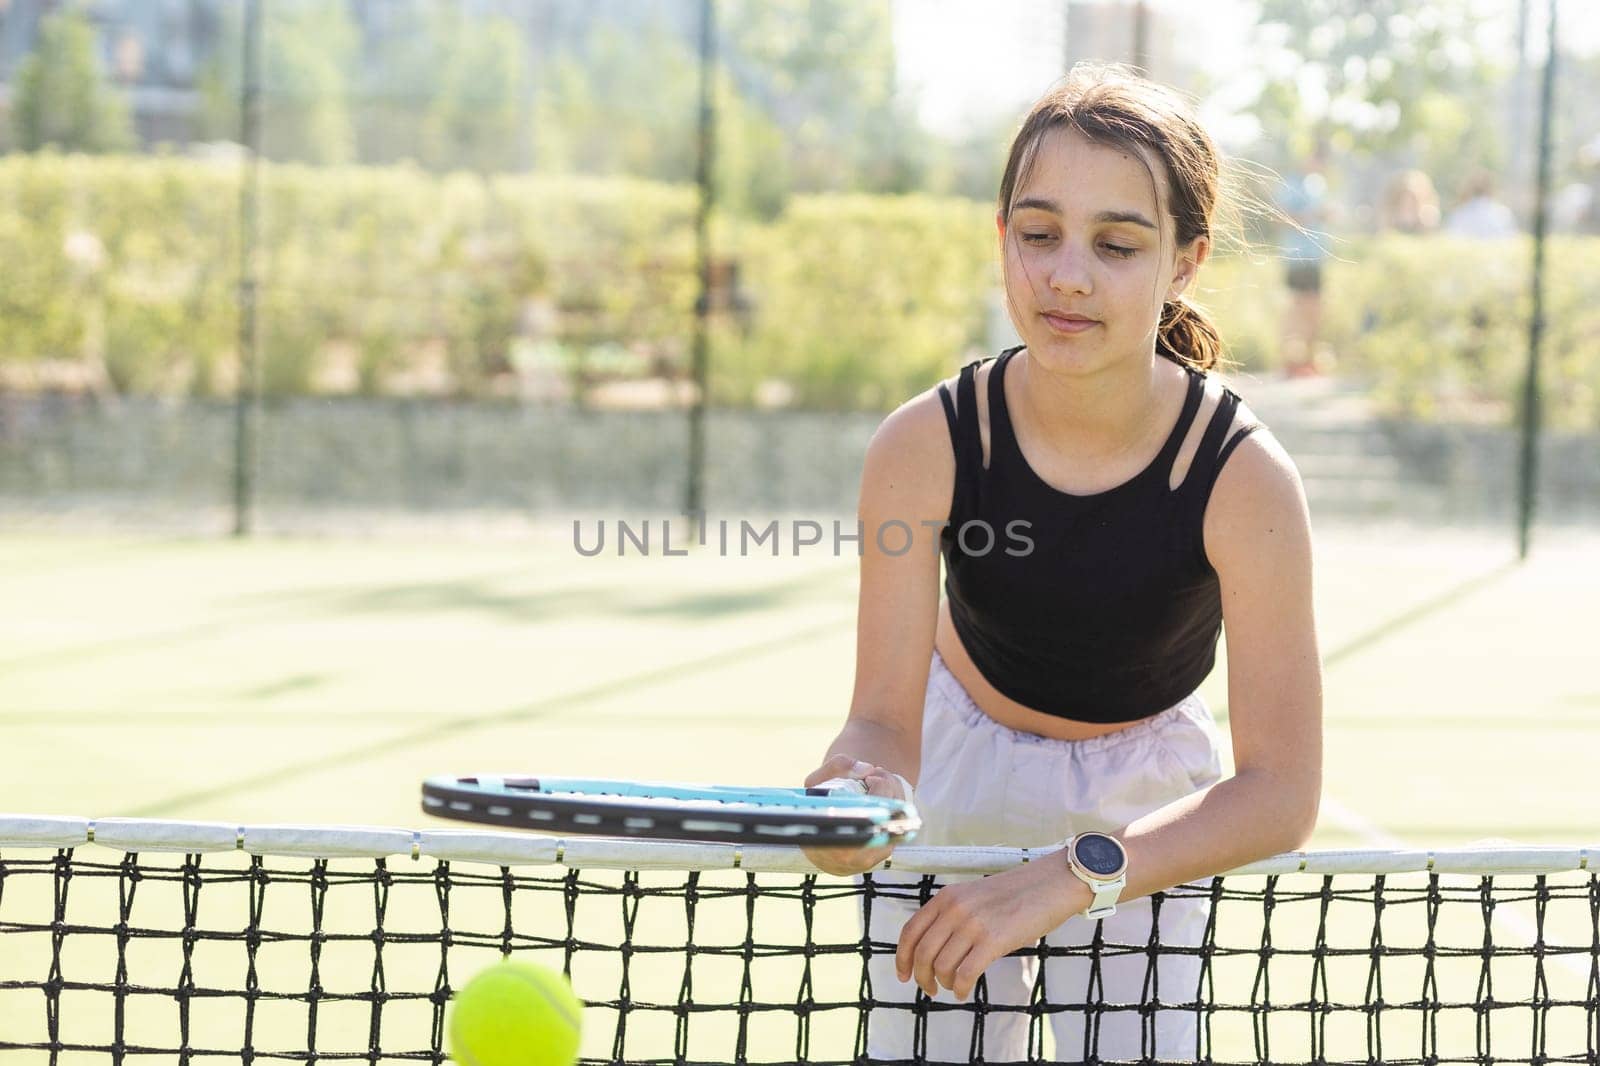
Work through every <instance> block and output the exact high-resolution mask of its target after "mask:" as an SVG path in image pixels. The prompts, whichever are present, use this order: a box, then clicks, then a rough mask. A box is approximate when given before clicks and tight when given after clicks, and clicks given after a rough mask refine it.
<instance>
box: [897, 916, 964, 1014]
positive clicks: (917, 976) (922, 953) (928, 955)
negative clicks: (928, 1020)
mask: <svg viewBox="0 0 1600 1066" xmlns="http://www.w3.org/2000/svg"><path fill="white" fill-rule="evenodd" d="M961 935H962V933H961V927H960V926H959V925H957V924H956V923H955V922H954V921H953V920H952V919H951V916H950V915H949V914H944V915H941V916H940V918H939V919H937V920H935V921H934V923H933V924H932V925H931V926H929V927H928V928H927V930H926V931H925V932H923V934H922V939H921V941H920V942H919V943H918V944H917V950H916V953H915V955H914V956H913V958H912V964H911V972H912V979H913V980H915V981H916V982H917V984H918V986H919V987H921V989H922V990H923V991H924V992H926V993H928V995H929V996H936V995H938V994H939V984H940V982H939V976H938V973H937V972H936V971H935V969H934V965H935V963H936V962H937V960H938V958H939V956H940V955H941V954H942V953H943V952H944V949H945V948H946V947H948V946H949V944H950V941H951V940H954V939H956V938H957V937H959V936H961ZM965 954H966V952H964V951H963V952H962V955H965Z"/></svg>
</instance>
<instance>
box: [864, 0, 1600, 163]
mask: <svg viewBox="0 0 1600 1066" xmlns="http://www.w3.org/2000/svg"><path fill="white" fill-rule="evenodd" d="M1477 2H1479V3H1480V4H1482V5H1483V7H1484V10H1485V11H1486V13H1488V14H1489V15H1490V16H1491V18H1493V19H1495V20H1496V23H1497V27H1496V28H1494V29H1491V31H1490V32H1497V33H1499V34H1503V38H1504V40H1505V41H1506V42H1507V43H1508V47H1509V42H1511V41H1512V40H1513V39H1514V27H1515V18H1516V0H1477ZM892 3H893V18H894V41H895V51H896V63H897V71H898V76H899V77H900V79H901V82H902V84H904V85H906V86H907V87H908V88H910V89H911V91H912V92H913V93H915V94H916V95H917V97H918V98H919V111H920V113H921V117H922V119H923V121H924V122H925V123H926V124H927V125H928V126H929V128H931V129H934V130H937V131H940V132H945V133H950V132H956V131H958V130H960V129H961V128H963V127H964V126H966V125H968V124H970V123H971V122H972V121H974V120H978V119H985V118H993V117H994V116H996V115H1004V114H1008V113H1012V114H1015V115H1016V117H1017V119H1018V120H1019V121H1020V119H1021V117H1022V112H1023V111H1024V110H1025V109H1026V108H1027V106H1028V104H1030V103H1031V102H1032V101H1033V100H1034V99H1035V98H1036V97H1037V96H1039V94H1040V93H1042V92H1043V91H1044V90H1045V89H1046V88H1047V87H1048V86H1049V85H1050V83H1051V82H1052V81H1053V80H1054V79H1055V78H1056V77H1058V76H1059V75H1060V74H1061V73H1062V71H1061V67H1062V43H1063V40H1062V39H1063V36H1064V30H1063V11H1064V10H1065V6H1066V0H892ZM1148 3H1149V6H1150V7H1151V9H1153V10H1156V11H1160V12H1161V13H1162V15H1163V17H1165V18H1169V19H1171V20H1172V21H1173V23H1174V24H1175V25H1177V26H1178V27H1179V29H1178V32H1179V33H1180V34H1181V35H1182V39H1183V41H1184V42H1185V45H1186V47H1189V48H1190V49H1191V50H1192V51H1191V54H1193V55H1194V56H1196V57H1197V63H1198V65H1199V66H1200V67H1201V68H1202V70H1204V71H1205V72H1206V73H1207V74H1208V75H1210V76H1212V77H1213V78H1215V79H1216V80H1218V81H1219V82H1224V83H1227V84H1226V90H1225V91H1223V92H1220V93H1218V94H1217V98H1216V99H1214V100H1207V101H1203V102H1202V106H1201V118H1202V121H1204V122H1205V123H1206V125H1207V128H1208V129H1210V130H1211V131H1212V133H1213V135H1214V136H1216V137H1217V139H1218V140H1219V141H1221V142H1222V143H1223V144H1224V146H1227V145H1228V143H1229V141H1230V140H1232V139H1233V137H1231V136H1230V133H1236V134H1237V136H1239V137H1244V136H1245V135H1246V133H1247V130H1248V128H1249V125H1250V124H1249V123H1248V121H1247V120H1246V119H1243V118H1241V116H1240V115H1239V114H1238V112H1239V111H1240V110H1241V109H1242V107H1243V106H1244V103H1245V101H1247V100H1249V99H1250V98H1251V96H1253V93H1252V92H1251V91H1250V88H1251V86H1250V85H1249V84H1248V83H1247V82H1242V81H1241V73H1240V65H1239V62H1238V58H1239V50H1240V47H1241V45H1243V44H1244V42H1246V41H1247V40H1248V39H1249V33H1250V29H1251V27H1252V26H1253V24H1254V22H1255V15H1256V10H1257V8H1256V4H1255V2H1254V0H1148ZM1545 3H1546V0H1531V7H1530V14H1531V22H1532V26H1531V31H1530V37H1531V38H1532V39H1533V40H1535V41H1542V39H1543V33H1544V29H1543V27H1544V25H1545V23H1544V18H1543V12H1544V9H1545ZM1560 3H1561V8H1560V19H1561V21H1560V24H1559V29H1560V33H1561V37H1562V40H1563V42H1564V44H1565V45H1566V47H1567V48H1568V49H1570V50H1571V51H1573V52H1575V53H1578V54H1583V55H1588V54H1593V53H1595V52H1596V51H1600V0H1560ZM1130 33H1131V30H1130ZM1540 51H1542V49H1540Z"/></svg>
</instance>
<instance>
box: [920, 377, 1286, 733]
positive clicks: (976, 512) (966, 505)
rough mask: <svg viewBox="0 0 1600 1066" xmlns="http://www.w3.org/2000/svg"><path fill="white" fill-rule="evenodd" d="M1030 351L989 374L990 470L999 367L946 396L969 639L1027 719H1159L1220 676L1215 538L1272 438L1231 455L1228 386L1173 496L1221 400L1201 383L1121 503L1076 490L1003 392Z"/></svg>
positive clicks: (945, 535)
mask: <svg viewBox="0 0 1600 1066" xmlns="http://www.w3.org/2000/svg"><path fill="white" fill-rule="evenodd" d="M1019 350H1020V346H1019V347H1018V348H1011V349H1008V350H1006V351H1005V352H1003V353H1002V354H1001V355H1000V356H999V357H998V359H997V360H996V361H995V366H994V368H993V369H992V370H991V371H990V373H989V465H988V467H987V468H985V467H984V465H983V445H982V441H981V438H980V436H979V431H978V405H977V402H976V401H977V387H976V384H975V375H976V372H977V368H978V367H979V365H981V363H983V362H986V361H987V360H976V361H974V362H972V363H970V364H968V365H967V366H966V367H964V368H963V369H962V371H961V377H960V380H959V382H958V384H957V386H956V388H957V398H958V400H959V404H958V405H955V406H953V405H952V404H951V401H950V392H949V389H948V388H947V387H946V386H944V385H940V386H939V398H940V400H941V401H942V402H943V403H944V411H945V418H946V420H947V421H948V422H949V424H950V438H951V441H952V443H953V445H954V447H955V454H956V481H955V494H954V497H953V498H952V500H951V506H950V524H949V525H948V526H946V527H945V528H944V530H943V531H942V532H941V534H940V549H941V551H942V553H943V555H944V560H945V569H946V578H945V594H946V595H947V596H948V597H949V600H950V616H951V619H952V621H953V622H954V623H955V630H956V634H957V635H958V636H959V637H960V638H961V643H962V645H963V646H964V647H965V648H966V650H967V653H968V654H969V655H970V656H971V657H972V661H973V663H974V664H976V666H977V668H978V670H979V671H980V672H981V673H982V674H983V676H984V677H985V678H987V679H988V681H989V683H990V684H992V685H993V686H994V687H995V688H996V689H997V690H998V691H1000V692H1001V693H1003V694H1004V695H1006V696H1008V697H1010V698H1011V699H1013V700H1016V701H1017V702H1018V703H1021V704H1023V705H1024V706H1026V707H1031V708H1033V709H1035V710H1038V711H1042V712H1044V713H1045V714H1051V715H1056V716H1058V717H1061V718H1072V719H1076V720H1078V721H1084V722H1107V723H1109V722H1131V721H1135V720H1137V719H1140V718H1146V717H1149V716H1150V715H1153V714H1156V713H1158V712H1160V711H1162V710H1164V709H1166V708H1168V707H1170V706H1172V705H1173V704H1175V703H1177V702H1179V701H1180V700H1182V699H1183V698H1184V697H1186V696H1188V695H1189V694H1190V693H1191V692H1193V691H1194V690H1195V689H1196V688H1197V687H1198V686H1199V685H1200V682H1201V681H1203V680H1205V677H1206V675H1207V674H1209V673H1210V672H1211V668H1212V666H1213V665H1215V662H1216V651H1217V638H1218V636H1219V635H1220V634H1221V632H1222V596H1221V589H1220V586H1219V584H1218V581H1217V573H1216V571H1215V570H1214V569H1212V567H1211V564H1210V562H1209V561H1208V560H1207V559H1206V554H1205V546H1204V543H1203V538H1202V531H1201V524H1202V520H1203V519H1204V516H1205V508H1206V501H1207V500H1208V499H1209V498H1210V495H1211V489H1212V486H1213V485H1214V484H1215V483H1216V480H1217V474H1218V473H1219V472H1220V471H1221V469H1222V465H1223V464H1224V463H1225V462H1227V460H1228V456H1229V455H1230V454H1232V452H1233V449H1234V448H1235V447H1236V446H1237V445H1238V444H1239V442H1240V441H1241V440H1243V439H1244V438H1245V437H1246V436H1247V435H1249V434H1250V433H1251V432H1253V431H1255V430H1256V429H1259V428H1261V427H1260V426H1259V424H1258V425H1250V426H1245V427H1242V428H1241V429H1240V430H1239V432H1237V433H1235V434H1234V436H1233V438H1232V439H1230V440H1229V441H1228V442H1227V444H1226V446H1223V443H1222V438H1223V435H1224V434H1226V433H1227V431H1228V427H1229V426H1230V425H1232V424H1233V418H1234V413H1235V411H1236V410H1237V409H1238V406H1239V397H1238V396H1237V395H1236V394H1235V393H1234V392H1233V391H1232V390H1230V389H1227V388H1224V390H1223V397H1222V400H1221V402H1220V404H1219V405H1218V407H1217V410H1216V413H1215V414H1214V416H1213V417H1212V419H1211V421H1210V423H1209V424H1208V425H1207V427H1206V430H1205V435H1204V437H1203V438H1202V439H1201V441H1200V446H1199V448H1198V450H1197V451H1196V452H1195V456H1194V459H1193V461H1192V462H1191V464H1190V466H1189V470H1188V472H1187V474H1186V475H1185V477H1184V480H1183V483H1182V484H1180V485H1179V486H1178V488H1177V489H1171V488H1170V487H1169V485H1170V482H1171V480H1172V466H1173V461H1174V460H1175V459H1176V458H1177V455H1178V450H1179V449H1180V448H1181V447H1182V445H1183V441H1184V439H1185V437H1186V436H1187V435H1188V432H1189V427H1190V426H1191V425H1192V424H1193V423H1194V419H1195V415H1196V413H1197V412H1198V411H1199V409H1200V401H1201V398H1202V395H1203V394H1204V391H1205V381H1206V376H1205V374H1204V373H1203V372H1201V371H1197V370H1193V369H1189V371H1188V373H1189V391H1188V395H1187V397H1186V398H1185V399H1184V404H1183V413H1182V414H1180V415H1179V416H1178V422H1177V425H1175V426H1174V427H1173V429H1172V433H1171V434H1170V435H1169V436H1168V438H1167V442H1166V444H1165V446H1163V447H1162V449H1161V452H1160V454H1159V455H1157V456H1156V459H1155V461H1154V462H1153V463H1151V464H1150V465H1149V466H1148V467H1146V468H1145V469H1144V471H1143V472H1142V473H1140V474H1138V475H1137V476H1135V477H1134V478H1133V479H1132V480H1130V481H1127V482H1124V483H1123V484H1121V485H1118V486H1117V487H1116V488H1113V489H1110V490H1109V491H1106V492H1101V493H1096V494H1094V495H1089V496H1077V495H1072V494H1069V493H1065V492H1061V491H1060V490H1058V489H1055V488H1053V487H1051V486H1050V485H1048V484H1046V483H1045V482H1044V480H1043V479H1041V478H1040V477H1039V476H1038V475H1037V474H1036V473H1035V472H1034V470H1033V468H1032V467H1030V466H1029V465H1028V462H1027V460H1026V459H1025V458H1024V457H1023V455H1022V451H1021V449H1020V448H1019V447H1018V446H1017V441H1016V437H1015V435H1014V434H1013V433H1012V429H1011V419H1010V417H1009V415H1008V414H1007V412H1006V401H1005V389H1004V387H1003V386H1002V381H1003V375H1004V373H1005V369H1006V364H1007V363H1008V362H1009V361H1010V359H1011V357H1012V356H1013V355H1015V354H1016V353H1017V352H1018V351H1019ZM957 407H959V410H957ZM1022 522H1025V523H1027V525H1025V526H1024V525H1018V524H1016V523H1022ZM1030 542H1031V544H1030Z"/></svg>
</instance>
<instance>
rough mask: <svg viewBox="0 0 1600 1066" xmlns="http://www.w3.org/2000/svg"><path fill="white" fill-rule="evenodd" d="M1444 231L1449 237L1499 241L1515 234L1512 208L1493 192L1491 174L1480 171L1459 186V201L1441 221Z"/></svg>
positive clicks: (1515, 227)
mask: <svg viewBox="0 0 1600 1066" xmlns="http://www.w3.org/2000/svg"><path fill="white" fill-rule="evenodd" d="M1444 228H1445V232H1446V233H1448V234H1450V235H1451V236H1452V237H1471V238H1474V239H1476V240H1498V239H1499V238H1502V237H1515V236H1516V235H1517V232H1518V229H1517V219H1516V216H1515V215H1513V214H1512V213H1511V208H1509V207H1507V206H1506V205H1505V204H1503V203H1501V202H1500V201H1499V200H1498V199H1496V198H1495V195H1494V175H1492V174H1490V173H1489V172H1488V171H1485V170H1480V171H1478V172H1477V173H1475V174H1473V175H1472V176H1471V177H1470V178H1468V179H1467V180H1466V183H1465V184H1464V185H1462V187H1461V203H1459V204H1457V205H1456V206H1455V207H1454V208H1453V209H1452V210H1451V211H1450V213H1449V214H1448V215H1446V216H1445V220H1444Z"/></svg>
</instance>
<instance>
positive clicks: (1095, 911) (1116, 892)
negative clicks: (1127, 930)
mask: <svg viewBox="0 0 1600 1066" xmlns="http://www.w3.org/2000/svg"><path fill="white" fill-rule="evenodd" d="M1127 883H1128V879H1127V878H1126V877H1119V878H1117V879H1116V880H1115V881H1108V882H1106V883H1104V884H1101V885H1098V886H1096V885H1090V886H1089V887H1090V888H1091V890H1092V891H1093V892H1094V902H1093V903H1091V904H1089V909H1088V910H1086V911H1084V912H1083V914H1084V917H1086V918H1095V919H1100V918H1109V917H1111V916H1112V915H1113V914H1115V913H1117V899H1118V898H1119V897H1121V895H1122V890H1123V888H1124V887H1125V886H1126V885H1127Z"/></svg>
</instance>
